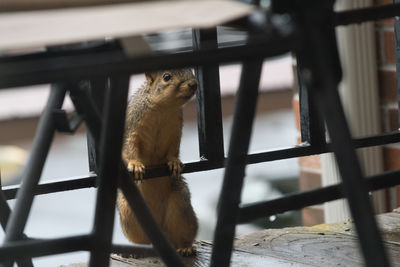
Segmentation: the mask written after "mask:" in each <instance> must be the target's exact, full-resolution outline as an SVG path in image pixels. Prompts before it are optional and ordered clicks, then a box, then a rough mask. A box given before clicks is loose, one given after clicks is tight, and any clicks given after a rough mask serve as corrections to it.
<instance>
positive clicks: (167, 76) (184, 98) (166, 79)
mask: <svg viewBox="0 0 400 267" xmlns="http://www.w3.org/2000/svg"><path fill="white" fill-rule="evenodd" d="M145 74H146V81H147V88H148V90H150V92H149V93H151V94H152V96H153V97H152V98H151V99H152V101H153V103H155V104H162V105H164V104H166V105H168V106H174V105H175V106H182V105H183V104H185V103H186V102H188V101H189V100H190V99H191V98H192V96H193V95H194V94H195V93H196V90H197V80H196V77H195V76H194V75H193V73H192V71H191V70H190V69H175V70H165V71H156V72H147V73H145Z"/></svg>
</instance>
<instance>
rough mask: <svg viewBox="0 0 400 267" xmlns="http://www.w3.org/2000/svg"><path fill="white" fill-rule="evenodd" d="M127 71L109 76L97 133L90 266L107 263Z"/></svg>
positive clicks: (127, 82)
mask: <svg viewBox="0 0 400 267" xmlns="http://www.w3.org/2000/svg"><path fill="white" fill-rule="evenodd" d="M128 89H129V75H124V76H116V77H111V78H110V86H108V87H107V90H106V98H105V99H106V103H105V110H104V123H103V125H102V129H101V137H100V159H99V163H100V165H99V166H98V168H99V186H98V191H97V201H96V214H95V221H94V228H93V237H94V244H95V246H94V247H93V249H92V251H91V254H90V263H89V266H90V267H101V266H108V264H109V255H110V251H111V242H112V233H113V227H114V215H115V204H116V197H117V186H118V184H117V177H118V175H119V171H120V162H121V149H122V138H123V134H124V125H125V110H126V104H127V98H128Z"/></svg>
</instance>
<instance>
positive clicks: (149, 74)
mask: <svg viewBox="0 0 400 267" xmlns="http://www.w3.org/2000/svg"><path fill="white" fill-rule="evenodd" d="M144 75H146V81H147V84H148V85H151V84H153V82H154V80H155V79H156V77H155V75H154V73H152V72H145V73H144Z"/></svg>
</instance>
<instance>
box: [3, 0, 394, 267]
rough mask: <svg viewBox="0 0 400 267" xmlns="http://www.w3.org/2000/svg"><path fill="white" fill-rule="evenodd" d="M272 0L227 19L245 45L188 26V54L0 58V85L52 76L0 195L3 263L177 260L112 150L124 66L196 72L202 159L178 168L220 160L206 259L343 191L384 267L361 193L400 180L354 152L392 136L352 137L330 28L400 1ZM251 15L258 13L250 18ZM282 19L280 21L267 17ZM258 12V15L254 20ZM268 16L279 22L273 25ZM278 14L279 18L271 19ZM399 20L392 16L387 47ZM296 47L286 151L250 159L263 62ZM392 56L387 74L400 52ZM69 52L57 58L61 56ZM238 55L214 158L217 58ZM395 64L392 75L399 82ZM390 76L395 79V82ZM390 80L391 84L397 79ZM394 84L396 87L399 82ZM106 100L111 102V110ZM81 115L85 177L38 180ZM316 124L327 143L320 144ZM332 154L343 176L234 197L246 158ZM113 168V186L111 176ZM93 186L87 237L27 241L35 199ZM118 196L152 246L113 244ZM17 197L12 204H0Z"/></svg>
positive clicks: (369, 251)
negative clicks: (66, 105) (293, 117)
mask: <svg viewBox="0 0 400 267" xmlns="http://www.w3.org/2000/svg"><path fill="white" fill-rule="evenodd" d="M298 2H300V1H293V0H280V1H277V0H275V1H272V12H271V13H269V14H265V13H262V12H261V13H260V12H257V14H252V15H250V16H249V17H248V18H246V19H242V20H239V21H236V22H234V25H236V26H240V27H242V28H244V29H247V30H248V32H249V39H248V42H247V43H245V44H235V45H232V46H225V47H218V42H217V31H216V29H211V30H194V31H193V36H194V38H193V39H194V49H193V51H187V52H182V53H176V54H174V53H165V54H162V53H158V54H154V55H147V56H143V57H135V58H129V57H127V56H125V54H124V53H123V50H122V48H121V46H120V45H119V43H118V41H112V42H106V43H99V44H95V45H93V46H85V47H82V48H80V49H79V48H78V49H76V46H74V48H73V49H72V48H71V47H69V46H65V47H56V48H52V49H49V50H48V51H46V52H41V53H36V54H30V55H24V56H13V57H4V56H3V57H0V89H1V88H7V87H15V86H23V85H32V84H38V83H52V84H53V85H52V89H51V94H50V97H49V100H48V104H47V106H46V108H45V110H44V112H43V115H42V117H41V119H40V123H39V127H38V130H37V133H36V136H35V139H34V145H33V149H32V152H31V155H30V157H29V159H28V162H27V164H26V166H25V168H24V172H23V175H22V180H23V183H22V184H21V186H17V187H8V188H3V189H2V191H0V222H1V225H2V227H3V228H5V232H6V237H5V242H4V244H3V245H2V246H1V247H0V262H2V263H1V266H12V264H13V262H14V261H17V263H18V266H33V264H32V261H31V258H32V257H37V256H44V255H52V254H57V253H65V252H71V251H80V250H85V251H89V252H90V255H91V257H90V264H89V266H93V267H94V266H96V267H101V266H108V262H109V254H110V252H125V253H126V252H129V253H135V252H136V253H141V254H143V253H144V254H149V255H150V254H151V255H152V254H158V255H159V256H160V257H161V258H162V260H163V261H164V262H165V263H166V264H167V265H168V266H184V264H183V262H182V260H181V259H180V257H179V256H178V255H177V253H176V252H175V249H174V248H173V247H172V246H171V245H170V244H169V243H168V241H167V240H166V238H165V236H164V234H163V233H162V232H161V230H160V228H159V227H158V225H157V223H156V222H155V220H154V219H153V217H152V215H151V213H150V211H149V209H148V207H147V206H146V205H145V202H144V200H143V198H142V197H141V195H140V193H139V191H138V189H137V187H136V185H135V183H134V182H133V179H132V174H131V173H128V171H127V170H126V168H125V166H124V165H123V163H122V161H121V160H120V159H119V157H120V155H121V146H122V135H123V124H124V116H125V108H126V99H127V89H128V85H129V76H130V75H131V74H134V73H139V72H144V71H149V70H154V69H160V68H177V67H188V66H189V67H190V66H198V67H196V72H197V76H198V78H199V85H200V86H199V94H198V99H197V105H198V110H199V112H198V127H199V147H200V149H199V150H200V156H199V157H200V160H199V161H196V162H189V163H186V164H185V169H184V172H186V173H188V172H196V171H204V170H211V169H216V168H222V167H225V168H226V170H225V176H224V183H223V188H222V192H221V194H220V201H219V208H218V223H217V228H216V229H217V230H216V232H215V239H214V247H213V253H212V257H211V266H229V263H230V257H231V251H232V246H233V245H232V242H228V240H230V241H232V240H233V236H234V232H235V226H236V224H238V223H245V222H248V221H251V220H253V219H256V218H258V217H262V216H269V215H274V214H277V213H280V212H284V211H287V210H291V209H300V208H303V207H306V206H310V205H315V204H318V203H323V202H326V201H331V200H335V199H338V198H342V197H346V198H347V199H348V200H349V203H350V208H351V212H352V216H353V217H354V220H355V225H356V228H357V232H358V235H359V240H360V244H361V248H362V252H363V255H364V258H365V264H366V265H367V266H389V262H388V259H387V256H386V253H385V250H384V247H383V245H382V242H381V237H380V235H379V231H378V229H377V226H376V222H375V219H374V216H373V213H372V208H371V206H370V205H368V203H369V199H368V191H371V190H378V189H382V188H387V187H391V186H395V185H398V184H400V180H399V179H397V177H398V176H399V175H400V170H398V171H392V172H385V173H382V174H379V175H375V176H372V177H369V179H363V177H362V174H361V170H360V166H359V163H358V160H357V157H356V154H355V149H356V148H361V147H368V146H376V145H384V144H389V143H396V142H399V141H400V133H399V132H395V133H390V134H383V135H378V136H370V137H365V138H358V139H352V138H351V136H350V132H349V129H348V126H347V123H346V120H345V117H344V113H343V108H342V106H341V103H340V99H339V96H338V91H337V84H338V82H339V81H340V78H341V69H340V63H339V59H338V55H337V49H336V40H335V35H334V27H335V26H338V25H348V24H351V23H361V22H364V21H369V20H375V19H382V18H387V17H393V16H396V15H400V4H394V5H387V6H381V7H373V8H365V9H360V10H352V11H346V12H340V13H335V12H333V9H332V5H333V1H331V0H324V1H311V0H308V1H301V4H298ZM260 14H261V16H262V18H263V19H261V20H260V19H259V18H260ZM274 16H285V18H286V19H285V20H274V19H271V18H272V17H274ZM257 18H258V19H257ZM277 21H278V22H277ZM279 21H280V22H279ZM398 27H399V21H398V19H396V20H395V28H396V47H397V52H398V51H400V48H399V42H398V38H397V35H398ZM288 51H294V52H295V53H296V55H297V58H298V63H299V64H298V73H299V80H300V102H301V103H300V105H301V133H302V141H303V143H302V144H301V145H299V146H296V147H291V148H283V149H278V150H272V151H264V152H261V153H254V154H248V145H249V138H250V135H251V128H252V127H251V126H252V123H253V118H254V110H255V104H256V101H257V95H258V82H259V78H260V73H261V66H262V62H263V60H264V58H266V57H272V56H276V55H280V54H283V53H285V52H288ZM396 56H397V63H398V64H397V69H399V68H398V66H399V62H400V55H399V53H396ZM66 59H67V60H66ZM236 61H241V62H243V72H242V75H241V80H240V86H239V91H238V95H237V103H236V107H235V114H234V123H233V129H232V133H231V142H230V145H229V152H228V157H227V158H225V157H224V144H223V139H222V118H221V106H220V103H221V101H220V100H221V99H220V92H219V76H218V65H219V64H223V63H230V62H236ZM399 73H400V71H399V70H398V75H397V77H399V75H400V74H399ZM399 80H400V79H398V81H399ZM399 84H400V82H399ZM399 88H400V87H399ZM66 91H69V93H70V97H71V99H72V101H73V103H74V106H75V109H76V115H75V116H73V117H72V119H70V120H68V119H67V117H66V116H65V112H63V111H62V110H60V109H61V106H62V103H63V100H64V97H65V93H66ZM111 107H113V108H111ZM81 121H85V123H86V125H87V128H88V146H89V165H90V170H91V171H92V173H91V174H89V175H86V176H82V177H78V178H74V179H68V180H63V181H55V182H50V183H45V184H39V179H40V175H41V171H42V168H43V164H44V160H45V159H46V157H47V153H48V150H49V147H50V145H51V141H52V137H53V135H54V132H55V131H56V130H58V131H69V132H73V131H74V130H75V129H76V127H77V125H79V123H80V122H81ZM324 122H325V123H326V125H327V129H328V132H329V135H330V138H331V142H329V143H327V142H326V140H325V135H324V127H323V126H324ZM326 152H334V153H335V155H336V158H337V159H338V165H339V170H340V173H341V176H342V183H341V184H339V185H333V186H328V187H322V188H319V189H315V190H311V191H306V192H301V193H295V194H291V195H287V196H285V197H282V198H279V199H275V200H271V201H263V202H258V203H251V204H245V205H241V204H240V192H241V188H242V184H243V179H244V170H245V167H246V165H247V164H253V163H259V162H267V161H273V160H280V159H287V158H293V157H300V156H308V155H314V154H321V153H326ZM117 173H119V174H120V175H119V176H120V177H121V178H120V180H119V181H115V180H113V179H110V177H117V175H116V174H117ZM162 175H168V168H167V166H151V167H149V168H147V170H146V174H145V177H144V178H145V179H149V178H153V177H157V176H162ZM87 187H97V188H98V191H97V200H96V214H95V220H94V225H93V231H92V232H91V233H88V234H87V235H80V236H72V237H66V238H60V239H48V240H43V239H32V238H29V237H26V236H25V235H24V234H23V231H24V228H25V223H26V220H27V217H28V214H29V211H30V208H31V205H32V200H33V198H34V196H35V195H37V194H47V193H54V192H60V191H65V190H74V189H79V188H87ZM118 187H119V188H120V189H121V191H122V193H123V194H124V195H125V196H126V198H127V200H128V203H129V205H130V206H131V208H132V210H133V211H134V212H135V214H136V215H137V217H138V220H139V222H140V224H141V226H142V228H143V230H144V231H145V232H146V234H147V235H148V237H149V239H150V240H151V241H152V244H153V245H152V246H143V245H131V246H123V245H116V244H112V241H111V237H112V230H113V221H114V209H115V199H116V194H117V188H118ZM11 198H16V205H15V208H14V209H13V210H12V211H11V209H10V208H9V206H8V205H7V202H6V199H11Z"/></svg>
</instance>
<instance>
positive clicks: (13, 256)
mask: <svg viewBox="0 0 400 267" xmlns="http://www.w3.org/2000/svg"><path fill="white" fill-rule="evenodd" d="M90 248H91V235H79V236H73V237H65V238H58V239H50V240H45V239H29V240H20V241H10V242H7V244H4V245H2V246H1V247H0V261H5V260H17V259H23V258H33V257H40V256H47V255H52V254H60V253H67V252H73V251H81V250H90Z"/></svg>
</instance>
